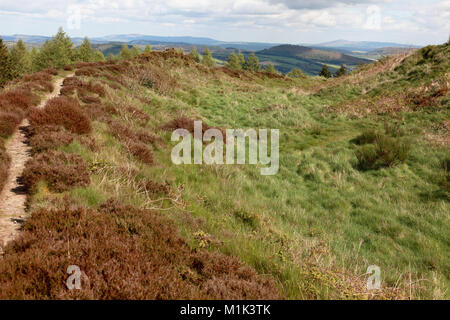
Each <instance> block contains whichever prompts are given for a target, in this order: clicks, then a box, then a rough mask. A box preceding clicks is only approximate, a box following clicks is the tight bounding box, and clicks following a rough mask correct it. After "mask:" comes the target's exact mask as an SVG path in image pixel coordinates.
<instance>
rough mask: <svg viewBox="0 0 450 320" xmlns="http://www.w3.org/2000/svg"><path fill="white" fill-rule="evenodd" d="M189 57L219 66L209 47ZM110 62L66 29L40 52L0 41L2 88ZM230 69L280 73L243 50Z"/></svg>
mask: <svg viewBox="0 0 450 320" xmlns="http://www.w3.org/2000/svg"><path fill="white" fill-rule="evenodd" d="M181 50H182V49H181ZM151 51H152V48H151V46H150V45H147V46H146V47H145V49H144V50H143V52H144V53H148V52H151ZM141 53H142V51H141V49H140V48H139V47H138V46H132V47H131V48H130V46H129V45H126V44H124V45H123V46H122V49H121V51H120V53H119V54H118V56H116V55H114V54H112V53H110V54H109V55H108V56H107V57H106V59H107V60H118V59H131V58H134V57H136V56H138V55H139V54H141ZM189 55H190V56H191V57H192V58H193V59H194V60H195V61H197V62H198V63H202V64H204V65H206V66H208V67H214V66H215V65H216V62H215V60H214V58H213V57H212V54H211V50H209V48H208V47H205V50H204V53H203V55H201V54H200V53H199V52H198V51H197V48H196V47H193V49H192V50H191V52H190V53H189ZM106 59H105V57H104V55H103V53H102V52H101V51H99V50H95V49H94V48H93V47H92V45H91V42H90V41H89V39H88V38H87V37H86V38H84V40H83V42H82V43H81V45H79V46H78V47H76V46H75V45H74V43H73V42H72V41H71V40H70V38H69V36H68V35H67V34H66V33H65V32H64V30H63V29H62V28H59V30H58V32H57V33H56V35H54V36H53V37H52V39H50V40H47V41H45V43H44V44H43V45H42V46H41V47H40V49H37V48H36V47H33V48H32V49H31V50H28V49H27V47H26V46H25V43H24V42H23V41H22V40H19V41H17V43H15V44H14V46H13V47H12V48H11V50H9V49H8V48H7V46H6V45H5V44H4V43H3V40H2V39H1V38H0V87H2V86H4V85H5V84H6V83H7V82H8V81H10V80H12V79H15V78H20V77H22V76H23V75H25V74H28V73H32V72H37V71H40V70H43V69H47V68H54V69H60V68H63V67H65V66H67V65H70V64H73V63H75V62H78V61H84V62H96V61H104V60H106ZM226 67H228V68H229V69H231V70H244V71H254V72H259V71H261V70H262V71H265V72H270V73H278V71H277V70H276V69H275V67H274V65H273V64H271V63H270V64H267V65H266V66H265V67H262V66H261V64H260V62H259V59H258V57H257V56H256V55H255V53H253V52H252V53H251V54H250V55H249V56H248V57H247V58H245V56H244V54H242V52H240V51H239V52H238V53H237V54H236V53H235V52H232V53H231V54H230V55H229V56H228V59H227V62H226ZM346 73H347V71H346V69H345V67H344V66H341V68H340V69H339V70H338V71H337V73H336V75H335V76H337V77H338V76H342V75H345V74H346ZM319 75H320V76H323V77H326V78H330V77H332V74H331V72H330V71H329V69H328V67H327V66H326V65H323V68H322V71H321V72H320V74H319ZM288 76H291V77H295V78H301V77H304V75H303V73H302V71H301V70H300V69H297V68H295V69H293V70H292V71H291V72H290V73H289V74H288Z"/></svg>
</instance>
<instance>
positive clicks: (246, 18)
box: [0, 0, 450, 42]
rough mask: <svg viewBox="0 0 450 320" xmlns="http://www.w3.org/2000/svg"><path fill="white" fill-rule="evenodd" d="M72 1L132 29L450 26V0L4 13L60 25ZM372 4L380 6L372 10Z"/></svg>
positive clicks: (46, 8) (89, 16) (107, 2)
mask: <svg viewBox="0 0 450 320" xmlns="http://www.w3.org/2000/svg"><path fill="white" fill-rule="evenodd" d="M73 5H77V6H79V7H80V8H81V14H82V17H83V21H86V22H90V23H91V24H92V25H94V26H95V24H98V26H99V28H101V25H106V24H111V23H121V24H124V25H127V30H129V29H131V28H132V26H133V25H135V26H136V30H135V31H134V32H140V30H139V28H138V27H137V25H138V24H139V23H140V24H146V23H147V24H148V25H155V24H158V25H159V26H161V25H167V26H171V27H176V26H177V25H190V28H191V27H192V28H197V29H189V31H191V32H192V31H193V32H195V30H198V32H200V31H202V30H207V31H208V32H212V31H213V30H216V31H217V30H219V31H220V34H228V36H227V37H229V38H232V37H233V36H234V35H236V33H235V28H238V27H241V28H242V29H243V30H242V32H241V33H240V34H239V35H243V34H245V33H248V34H251V30H252V29H255V30H259V29H266V30H267V29H272V30H274V32H275V31H277V32H283V30H284V33H285V34H291V33H295V32H300V31H302V30H310V31H314V30H317V31H320V32H323V31H326V30H329V31H330V33H333V34H336V33H338V32H344V33H351V32H355V31H357V32H359V30H368V31H371V32H372V31H373V32H380V33H381V32H384V33H385V35H386V36H389V31H390V30H392V31H398V32H405V33H408V32H409V33H411V32H415V31H417V30H419V31H421V32H422V33H427V32H432V33H437V32H441V33H444V34H445V33H448V30H450V0H441V1H436V0H432V1H427V2H426V3H424V1H419V0H412V1H409V0H396V1H389V0H334V1H332V0H303V1H299V0H221V1H212V0H72V1H57V0H40V1H35V0H22V1H20V3H18V1H17V0H2V1H1V4H0V16H2V17H5V16H22V17H25V18H28V19H34V20H36V21H38V20H40V19H46V22H47V23H48V22H51V21H54V23H55V24H56V25H61V21H63V20H64V19H67V18H68V17H67V15H68V14H67V8H68V6H73ZM368 8H369V9H370V8H372V9H373V8H378V9H377V10H378V11H376V10H375V12H372V13H370V12H368V11H367V10H368ZM35 26H36V24H33V25H31V24H30V29H32V30H35ZM56 27H57V26H56ZM56 27H55V29H56ZM12 28H14V26H12ZM9 29H11V28H9ZM182 31H183V30H180V34H183V32H182ZM359 34H361V36H362V35H363V33H359ZM209 36H212V37H214V35H213V34H210V35H209ZM286 37H287V36H286ZM286 37H285V38H286ZM269 40H271V41H276V40H277V39H267V41H269ZM292 41H293V42H294V41H295V39H293V40H292Z"/></svg>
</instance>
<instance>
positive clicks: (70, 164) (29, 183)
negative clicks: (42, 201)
mask: <svg viewBox="0 0 450 320" xmlns="http://www.w3.org/2000/svg"><path fill="white" fill-rule="evenodd" d="M40 180H44V181H46V182H47V183H48V186H49V188H50V189H51V190H54V191H56V192H63V191H66V190H68V189H69V188H71V187H75V186H81V187H83V186H88V185H89V183H90V178H89V170H88V165H87V164H86V163H85V162H84V160H83V159H82V158H81V157H80V156H79V155H76V154H67V153H64V152H54V151H48V152H45V153H41V154H39V155H37V156H36V157H34V158H33V159H30V160H29V161H27V163H26V165H25V170H24V172H23V183H24V185H25V186H26V187H27V188H33V187H35V186H36V184H37V183H38V182H39V181H40Z"/></svg>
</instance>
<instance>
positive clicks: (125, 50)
mask: <svg viewBox="0 0 450 320" xmlns="http://www.w3.org/2000/svg"><path fill="white" fill-rule="evenodd" d="M119 57H120V59H122V60H125V59H130V58H132V55H131V52H130V49H129V48H128V45H126V44H124V45H123V46H122V50H120V54H119Z"/></svg>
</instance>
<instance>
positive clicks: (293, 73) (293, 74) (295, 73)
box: [288, 68, 305, 78]
mask: <svg viewBox="0 0 450 320" xmlns="http://www.w3.org/2000/svg"><path fill="white" fill-rule="evenodd" d="M288 77H291V78H304V77H305V75H304V74H303V72H302V70H300V69H298V68H294V69H292V70H291V72H289V73H288Z"/></svg>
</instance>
